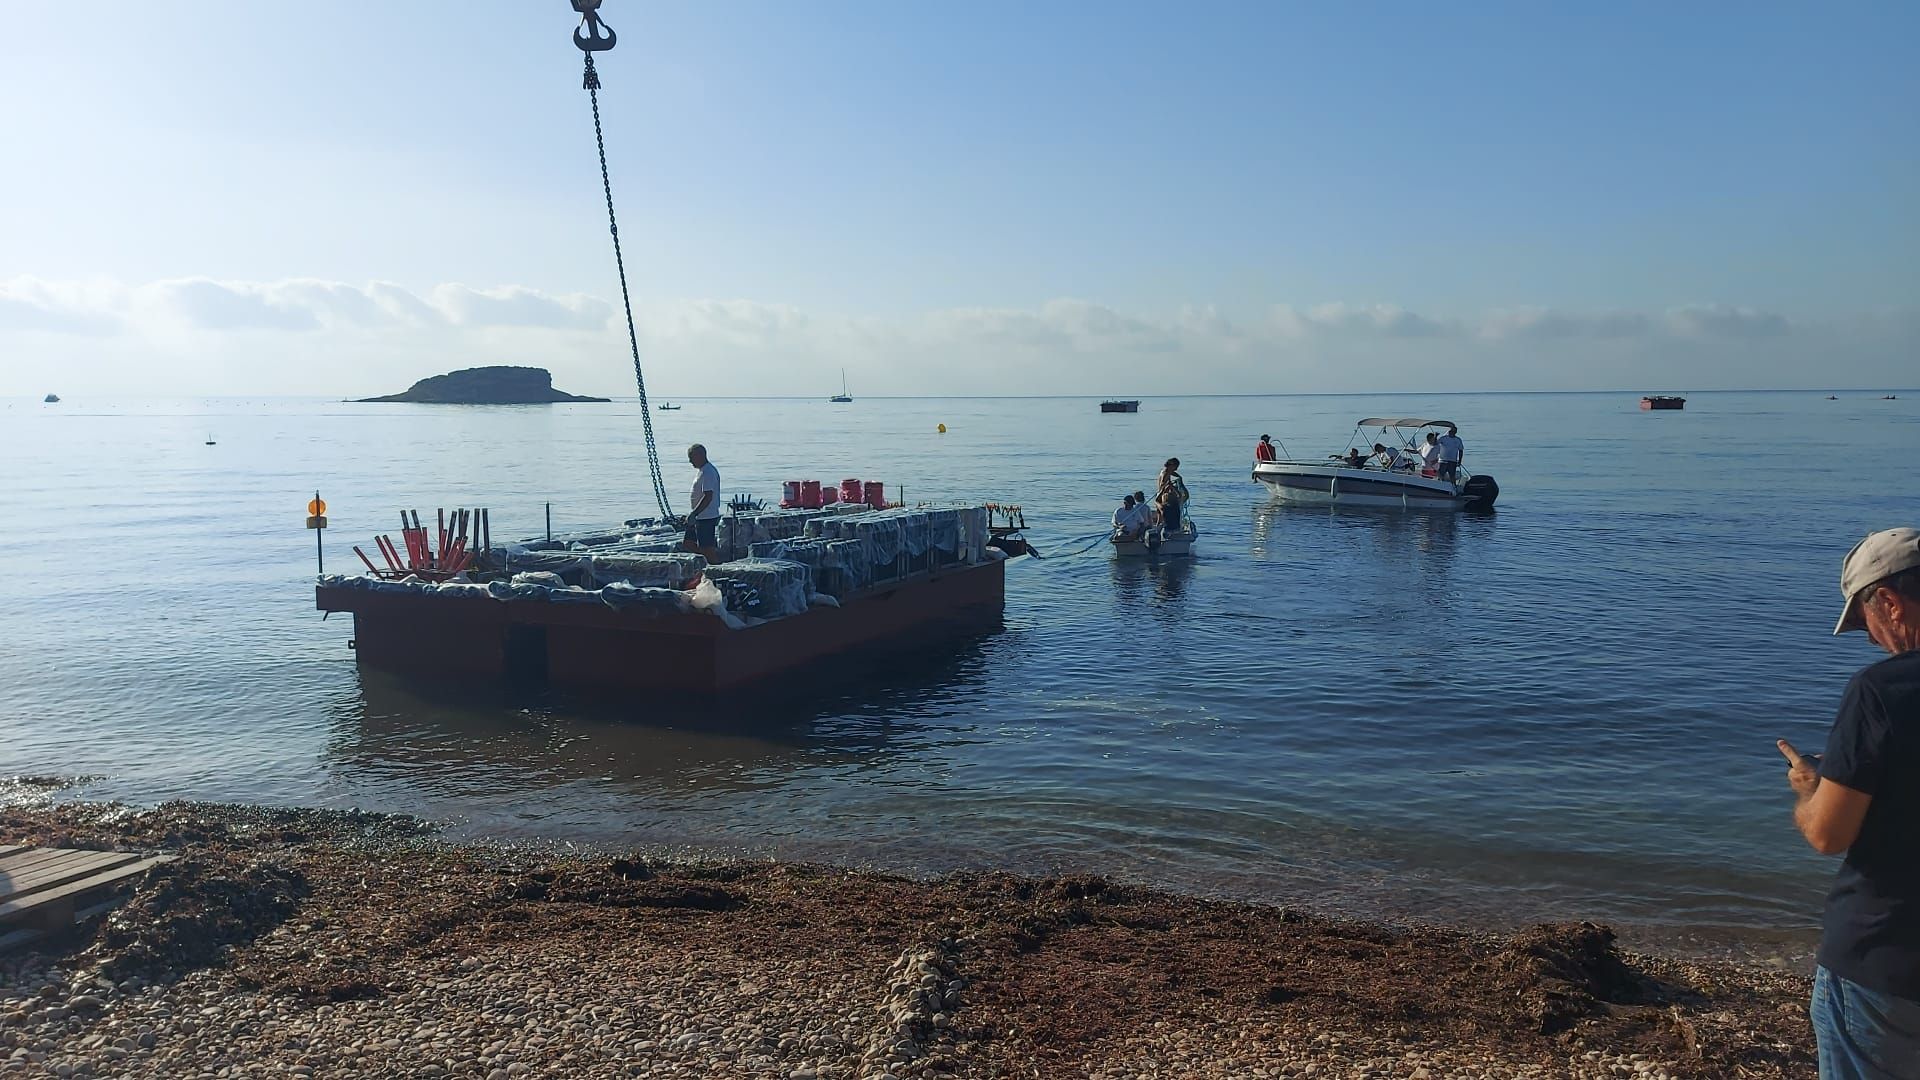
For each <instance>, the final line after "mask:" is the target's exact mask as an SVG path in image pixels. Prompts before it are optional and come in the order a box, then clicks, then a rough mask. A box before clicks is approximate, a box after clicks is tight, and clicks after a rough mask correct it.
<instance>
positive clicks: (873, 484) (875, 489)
mask: <svg viewBox="0 0 1920 1080" xmlns="http://www.w3.org/2000/svg"><path fill="white" fill-rule="evenodd" d="M866 496H867V497H866V498H865V499H864V500H862V501H864V502H865V503H866V504H867V505H868V506H871V507H874V508H875V509H883V508H885V507H886V505H887V485H885V484H883V483H881V482H880V481H878V480H869V481H867V488H866Z"/></svg>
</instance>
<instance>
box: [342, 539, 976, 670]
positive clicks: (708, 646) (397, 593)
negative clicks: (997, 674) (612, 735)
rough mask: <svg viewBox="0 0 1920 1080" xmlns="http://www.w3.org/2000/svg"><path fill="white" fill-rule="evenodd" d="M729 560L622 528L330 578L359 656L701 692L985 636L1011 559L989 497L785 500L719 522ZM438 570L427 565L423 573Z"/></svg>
mask: <svg viewBox="0 0 1920 1080" xmlns="http://www.w3.org/2000/svg"><path fill="white" fill-rule="evenodd" d="M721 532H722V535H721V537H720V548H721V551H722V554H723V558H724V561H721V562H717V563H713V564H711V565H709V564H708V563H707V562H706V560H705V559H703V558H701V557H700V556H698V555H692V554H687V553H682V552H678V551H674V550H672V545H676V544H677V542H678V534H677V533H672V532H670V531H667V530H660V529H649V528H647V527H646V526H645V524H644V523H635V527H633V528H625V529H615V530H609V531H607V532H604V533H602V534H599V535H595V536H587V537H582V538H569V537H562V538H559V539H557V540H551V541H528V542H525V543H522V544H509V545H503V546H501V547H497V548H490V549H489V550H488V552H487V554H486V557H484V558H483V559H481V560H480V565H481V566H483V567H487V568H489V569H481V570H475V571H473V572H471V573H462V574H459V575H457V576H455V577H454V578H453V579H452V580H447V581H435V580H422V579H421V578H419V577H417V576H415V575H406V576H405V577H402V578H400V579H399V580H392V578H394V577H395V576H396V575H395V574H393V573H385V574H379V573H376V574H375V575H356V576H350V577H349V576H331V577H323V578H321V579H320V580H319V583H318V584H317V585H316V587H315V591H314V602H315V605H316V606H317V607H318V608H319V609H320V610H321V611H325V612H336V611H337V612H347V613H350V614H351V615H352V616H353V619H354V637H353V648H354V651H355V655H356V656H357V658H358V660H359V662H360V663H361V664H363V665H366V666H368V667H374V668H381V669H385V670H390V671H397V672H403V673H411V674H420V675H433V676H453V677H459V678H468V679H502V680H509V679H511V680H525V681H541V682H546V683H548V684H551V685H554V686H567V687H581V688H599V689H611V690H647V691H657V692H668V693H690V694H702V693H712V692H717V691H725V690H732V689H737V688H741V687H746V686H750V685H753V684H756V683H762V682H765V681H768V680H772V679H776V678H778V677H781V676H793V675H795V674H796V673H802V672H805V671H806V670H807V669H809V668H812V667H815V666H816V665H820V664H823V663H826V662H828V661H833V660H836V659H840V660H846V659H859V658H860V657H862V656H863V654H866V653H869V652H876V651H883V650H889V649H900V648H911V647H914V646H915V645H919V644H924V643H926V642H928V641H931V640H935V639H939V638H943V637H951V636H955V635H969V634H978V633H984V632H990V631H992V630H994V629H997V628H998V626H999V625H1000V621H1001V618H1002V614H1003V612H1004V609H1005V602H1006V562H1005V560H1006V558H1007V553H1006V551H1005V550H1003V549H1002V545H1000V544H999V543H997V541H1001V540H1004V539H1005V530H1004V529H995V528H993V527H992V520H991V519H990V516H989V511H988V509H987V508H986V507H951V508H931V509H921V510H915V511H901V510H887V511H871V510H864V509H860V508H840V509H838V510H834V509H820V510H781V511H773V512H766V513H756V514H750V515H736V516H734V517H729V518H727V519H725V521H724V522H723V525H722V530H721ZM429 577H431V575H429Z"/></svg>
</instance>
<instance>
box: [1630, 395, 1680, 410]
mask: <svg viewBox="0 0 1920 1080" xmlns="http://www.w3.org/2000/svg"><path fill="white" fill-rule="evenodd" d="M1640 407H1641V408H1643V409H1684V408H1686V407H1687V399H1686V398H1683V397H1675V396H1674V395H1672V394H1648V395H1647V396H1646V397H1643V398H1641V399H1640Z"/></svg>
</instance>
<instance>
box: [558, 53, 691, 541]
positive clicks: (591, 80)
mask: <svg viewBox="0 0 1920 1080" xmlns="http://www.w3.org/2000/svg"><path fill="white" fill-rule="evenodd" d="M595 21H596V22H597V21H598V20H595ZM601 40H604V41H606V43H607V45H611V44H612V39H611V37H608V38H604V39H601ZM581 51H582V52H583V53H585V54H586V73H585V74H584V75H583V76H582V77H581V80H580V84H581V88H582V89H584V90H586V92H587V99H588V100H589V101H591V102H592V103H593V142H594V145H595V147H597V148H598V149H599V151H600V190H601V191H602V192H604V193H605V194H606V197H607V232H608V233H610V234H611V235H612V236H613V264H614V266H615V267H617V268H618V269H619V271H620V303H621V306H622V307H624V308H625V309H626V313H627V345H628V347H629V348H630V349H631V350H632V352H633V383H634V386H635V388H636V389H638V390H639V391H640V427H641V430H642V431H644V432H645V434H646V441H647V471H648V473H649V474H651V476H652V478H653V498H654V501H655V502H656V503H658V504H659V506H660V518H661V520H663V521H665V522H667V523H668V524H670V525H679V524H681V521H680V518H679V515H677V514H675V513H674V512H673V503H672V502H671V500H669V499H668V498H667V485H666V482H665V481H664V480H662V479H661V478H660V448H659V446H657V445H656V444H655V443H654V439H653V407H652V406H651V405H649V404H647V377H646V375H645V374H644V373H643V372H642V371H641V370H640V335H639V333H638V332H637V331H636V330H634V328H633V297H632V296H631V294H629V293H628V291H627V261H626V258H625V257H624V256H623V255H622V254H621V253H620V222H619V220H618V219H617V218H615V217H614V213H613V180H612V178H611V177H610V175H609V174H608V172H607V138H606V135H605V134H604V133H603V132H602V130H601V127H600V73H599V72H598V71H595V70H594V67H593V53H594V51H598V50H589V49H588V48H587V47H586V46H584V45H583V46H581Z"/></svg>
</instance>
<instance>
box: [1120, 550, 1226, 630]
mask: <svg viewBox="0 0 1920 1080" xmlns="http://www.w3.org/2000/svg"><path fill="white" fill-rule="evenodd" d="M1201 558H1204V555H1202V554H1200V553H1199V551H1198V546H1197V545H1196V553H1195V554H1194V555H1193V556H1192V557H1189V558H1181V559H1120V558H1116V559H1114V560H1113V591H1114V597H1115V600H1116V605H1115V606H1116V608H1117V609H1118V610H1117V614H1118V615H1119V616H1120V617H1121V618H1123V619H1124V618H1130V617H1136V616H1138V615H1139V614H1141V613H1142V612H1151V613H1153V614H1154V615H1155V616H1156V617H1161V618H1167V619H1176V620H1177V619H1179V618H1180V617H1181V615H1182V614H1183V613H1182V612H1181V611H1180V610H1179V609H1178V608H1177V607H1172V606H1170V605H1175V604H1178V603H1179V601H1180V598H1181V597H1182V596H1184V595H1185V593H1186V589H1187V583H1188V582H1190V581H1191V580H1192V579H1193V573H1194V565H1195V564H1196V563H1197V562H1198V561H1199V560H1200V559H1201Z"/></svg>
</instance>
